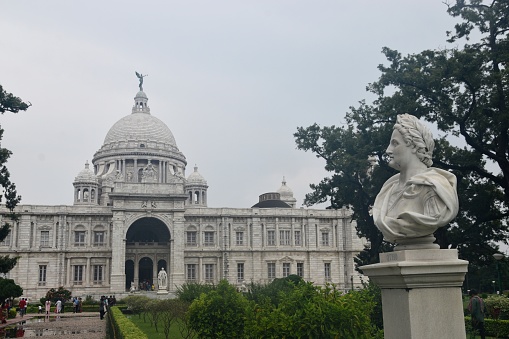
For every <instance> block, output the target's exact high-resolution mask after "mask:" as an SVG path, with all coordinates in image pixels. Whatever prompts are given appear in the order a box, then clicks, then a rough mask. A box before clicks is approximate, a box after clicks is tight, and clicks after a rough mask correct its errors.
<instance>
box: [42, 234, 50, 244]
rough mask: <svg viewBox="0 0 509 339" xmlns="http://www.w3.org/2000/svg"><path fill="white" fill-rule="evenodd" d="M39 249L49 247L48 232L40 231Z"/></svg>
mask: <svg viewBox="0 0 509 339" xmlns="http://www.w3.org/2000/svg"><path fill="white" fill-rule="evenodd" d="M41 247H49V231H41Z"/></svg>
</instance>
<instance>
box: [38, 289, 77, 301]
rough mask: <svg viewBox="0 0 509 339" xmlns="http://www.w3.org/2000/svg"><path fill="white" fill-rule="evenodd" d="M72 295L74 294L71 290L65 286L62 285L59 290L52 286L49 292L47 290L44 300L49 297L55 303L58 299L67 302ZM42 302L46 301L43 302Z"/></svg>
mask: <svg viewBox="0 0 509 339" xmlns="http://www.w3.org/2000/svg"><path fill="white" fill-rule="evenodd" d="M71 296H72V293H71V291H69V290H66V289H65V288H64V287H63V286H60V287H59V288H58V290H56V289H54V288H52V289H50V290H49V291H48V292H46V298H44V301H46V300H47V299H49V300H51V302H52V303H53V304H54V303H55V302H56V301H57V300H61V301H62V302H64V303H65V302H66V301H67V300H70V299H71ZM41 299H42V298H41ZM41 301H42V300H41ZM41 304H44V303H43V302H41Z"/></svg>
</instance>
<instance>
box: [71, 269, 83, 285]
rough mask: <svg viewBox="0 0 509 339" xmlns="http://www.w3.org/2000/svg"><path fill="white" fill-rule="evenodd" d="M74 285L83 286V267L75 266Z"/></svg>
mask: <svg viewBox="0 0 509 339" xmlns="http://www.w3.org/2000/svg"><path fill="white" fill-rule="evenodd" d="M73 278H74V279H73V281H74V285H81V284H83V265H75V266H74V276H73Z"/></svg>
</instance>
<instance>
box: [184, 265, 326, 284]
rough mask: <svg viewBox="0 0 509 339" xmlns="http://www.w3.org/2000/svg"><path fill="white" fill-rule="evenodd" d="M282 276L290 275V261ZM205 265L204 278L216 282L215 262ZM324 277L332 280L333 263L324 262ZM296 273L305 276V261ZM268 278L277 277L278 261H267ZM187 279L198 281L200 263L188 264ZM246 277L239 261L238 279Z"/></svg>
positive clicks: (242, 279) (298, 266) (284, 267)
mask: <svg viewBox="0 0 509 339" xmlns="http://www.w3.org/2000/svg"><path fill="white" fill-rule="evenodd" d="M282 265H283V266H282V277H288V276H289V275H290V274H292V272H291V264H290V263H288V262H284V263H283V264H282ZM203 266H204V275H205V276H204V280H205V281H206V282H214V272H215V264H205V265H203ZM323 272H324V279H325V281H330V280H331V263H328V262H327V263H324V267H323ZM295 274H296V275H298V276H299V277H304V263H302V262H298V263H297V272H295ZM267 278H268V279H269V280H273V279H276V263H275V262H269V263H267ZM186 279H187V280H188V281H196V280H198V264H187V265H186ZM244 279H245V268H244V263H237V281H239V282H243V281H244Z"/></svg>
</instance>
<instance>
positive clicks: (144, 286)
mask: <svg viewBox="0 0 509 339" xmlns="http://www.w3.org/2000/svg"><path fill="white" fill-rule="evenodd" d="M154 289H155V286H154V284H152V283H151V282H150V281H148V280H143V281H142V282H140V291H153V290H154Z"/></svg>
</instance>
